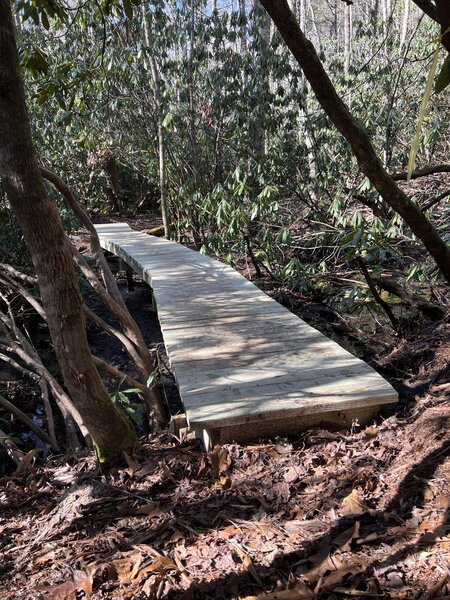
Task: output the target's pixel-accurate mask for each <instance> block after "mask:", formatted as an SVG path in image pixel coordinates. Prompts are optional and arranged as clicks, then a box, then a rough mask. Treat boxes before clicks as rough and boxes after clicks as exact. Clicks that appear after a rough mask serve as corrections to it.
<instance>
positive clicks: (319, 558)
mask: <svg viewBox="0 0 450 600" xmlns="http://www.w3.org/2000/svg"><path fill="white" fill-rule="evenodd" d="M308 560H309V561H310V562H312V564H313V565H314V566H313V568H311V569H310V570H309V571H308V572H307V573H305V574H304V577H306V578H307V579H308V580H309V581H311V582H315V581H317V580H318V579H319V578H320V577H321V576H322V575H323V574H324V573H326V572H327V571H336V570H337V569H340V568H341V567H342V566H343V564H342V562H341V561H340V560H339V559H338V558H337V557H336V556H333V557H332V556H331V546H330V544H329V542H328V540H327V539H324V540H323V541H322V542H320V544H319V547H318V548H317V552H316V554H313V555H312V556H310V557H309V559H308Z"/></svg>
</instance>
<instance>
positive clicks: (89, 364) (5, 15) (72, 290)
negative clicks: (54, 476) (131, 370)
mask: <svg viewBox="0 0 450 600" xmlns="http://www.w3.org/2000/svg"><path fill="white" fill-rule="evenodd" d="M0 177H1V178H2V182H3V185H4V187H5V190H6V192H7V194H8V197H9V200H10V203H11V207H12V209H13V211H14V213H15V215H16V218H17V221H18V223H19V225H20V227H21V229H22V232H23V235H24V238H25V241H26V243H27V245H28V248H29V250H30V252H31V255H32V258H33V263H34V266H35V269H36V274H37V276H38V280H39V288H40V291H41V298H42V303H43V306H44V308H45V312H46V314H47V320H48V326H49V330H50V335H51V338H52V342H53V346H54V350H55V354H56V357H57V359H58V362H59V365H60V367H61V372H62V375H63V377H64V382H65V384H66V386H67V389H68V391H69V393H70V395H71V397H72V399H73V401H74V404H75V405H76V407H77V409H78V410H79V412H80V414H81V416H82V418H83V421H84V423H85V425H86V427H87V429H88V430H89V432H90V434H91V436H92V438H93V440H94V444H95V445H96V447H97V450H98V454H99V457H100V458H101V459H102V458H103V457H104V456H106V455H108V454H114V453H116V452H118V451H120V450H121V449H122V448H126V447H129V446H131V445H132V444H134V442H135V440H136V436H135V433H134V430H133V429H132V427H131V426H130V424H129V423H128V421H127V420H126V418H125V417H124V416H123V415H122V414H121V413H120V412H119V410H118V409H116V408H115V406H114V405H113V404H112V402H111V400H110V398H109V396H108V393H107V391H106V389H105V388H104V386H103V383H102V380H101V379H100V376H99V374H98V372H97V369H96V367H95V365H94V362H93V359H92V355H91V352H90V348H89V345H88V342H87V339H86V325H85V318H84V313H83V302H82V297H81V294H80V291H79V288H78V284H77V277H76V273H75V268H74V265H73V262H72V257H71V254H70V251H69V248H68V245H67V244H66V242H65V233H64V229H63V226H62V223H61V220H60V218H59V214H58V210H57V207H56V206H55V204H54V203H53V202H52V201H51V200H50V199H49V197H48V195H47V192H46V189H45V186H44V183H43V180H42V176H41V174H40V171H39V166H38V164H37V160H36V157H35V154H34V149H33V145H32V140H31V130H30V124H29V120H28V114H27V110H26V106H25V95H24V90H23V85H22V81H21V76H20V70H19V60H18V54H17V47H16V43H15V38H14V26H13V19H12V14H11V5H10V2H9V0H0Z"/></svg>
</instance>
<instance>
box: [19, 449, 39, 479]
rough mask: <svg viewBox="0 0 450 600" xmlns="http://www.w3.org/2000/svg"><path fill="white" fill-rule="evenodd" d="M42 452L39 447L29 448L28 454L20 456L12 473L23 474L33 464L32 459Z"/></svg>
mask: <svg viewBox="0 0 450 600" xmlns="http://www.w3.org/2000/svg"><path fill="white" fill-rule="evenodd" d="M41 452H42V450H41V449H40V448H34V449H33V450H30V451H29V452H28V454H25V456H24V457H23V458H22V460H21V461H20V463H19V464H18V465H17V469H16V470H15V471H14V475H23V473H26V472H27V471H28V470H29V469H30V468H31V467H32V465H33V459H34V458H35V457H36V456H37V455H38V454H40V453H41Z"/></svg>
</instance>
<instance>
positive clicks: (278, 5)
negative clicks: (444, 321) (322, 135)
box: [261, 0, 450, 283]
mask: <svg viewBox="0 0 450 600" xmlns="http://www.w3.org/2000/svg"><path fill="white" fill-rule="evenodd" d="M261 4H262V5H263V6H264V7H265V9H266V10H267V12H268V13H269V15H270V16H271V18H272V19H273V21H274V23H275V25H276V26H277V28H278V30H279V31H280V33H281V35H282V37H283V38H284V40H285V42H286V44H287V46H288V47H289V49H290V51H291V52H292V54H293V55H294V57H295V59H296V60H297V62H298V64H299V65H300V67H301V68H302V69H303V72H304V73H305V76H306V78H307V79H308V81H309V83H310V85H311V87H312V89H313V91H314V93H315V95H316V97H317V99H318V101H319V103H320V105H321V106H322V108H323V109H324V111H325V112H326V114H327V115H328V117H329V118H330V120H331V121H332V122H333V124H334V125H335V127H336V128H337V129H338V130H339V131H340V133H341V134H342V135H343V136H344V138H345V139H346V140H347V142H348V143H349V144H350V146H351V148H352V150H353V154H354V155H355V157H356V159H357V161H358V164H359V167H360V169H361V171H362V172H363V173H364V174H365V175H366V177H367V178H368V179H369V180H370V181H371V183H372V185H373V186H374V187H375V189H376V190H377V191H378V193H379V194H380V196H381V197H382V198H383V200H384V202H386V204H387V205H388V206H390V207H391V208H392V209H393V210H394V211H395V212H397V213H398V214H399V215H400V216H401V217H403V219H404V220H405V222H406V223H407V225H408V226H409V227H410V228H411V230H412V231H413V233H414V234H415V235H416V236H417V237H418V238H419V239H420V240H421V241H422V242H423V244H424V246H425V247H426V248H427V250H428V252H429V253H430V254H431V256H432V257H433V259H434V260H435V262H436V264H437V266H438V267H439V269H440V270H441V272H442V274H443V275H444V277H445V278H446V279H447V281H448V282H449V283H450V249H449V248H448V246H447V245H446V244H445V242H444V241H443V240H442V239H441V237H440V236H439V234H438V233H437V231H436V229H435V228H434V227H433V225H432V224H431V222H430V221H429V220H428V218H427V217H426V216H425V215H424V214H422V212H421V210H420V208H419V207H418V206H417V205H416V204H414V202H412V201H411V200H410V199H409V198H408V196H406V194H405V193H404V192H403V191H402V190H401V189H400V188H399V187H398V186H397V185H396V183H395V182H394V181H393V179H392V178H391V177H390V176H389V174H388V173H387V171H386V170H385V169H384V167H383V165H382V164H381V161H380V159H379V158H378V156H377V154H376V152H375V149H374V147H373V146H372V143H371V141H370V138H369V136H368V134H367V132H366V131H365V130H364V129H363V128H362V127H361V126H360V125H359V124H358V123H357V122H356V120H355V119H354V118H353V116H352V115H351V113H350V111H349V110H348V108H347V106H346V105H345V103H344V102H343V100H342V99H341V98H340V97H339V96H338V94H337V92H336V89H335V88H334V86H333V84H332V83H331V81H330V78H329V77H328V75H327V73H326V72H325V69H324V68H323V65H322V63H321V61H320V59H319V57H318V56H317V53H316V51H315V49H314V46H313V45H312V43H311V42H310V41H309V40H308V39H307V38H306V37H305V35H304V33H303V32H302V31H301V29H300V28H299V26H298V24H297V22H296V20H295V18H294V16H293V15H292V13H291V11H290V10H289V6H288V4H287V1H286V0H261Z"/></svg>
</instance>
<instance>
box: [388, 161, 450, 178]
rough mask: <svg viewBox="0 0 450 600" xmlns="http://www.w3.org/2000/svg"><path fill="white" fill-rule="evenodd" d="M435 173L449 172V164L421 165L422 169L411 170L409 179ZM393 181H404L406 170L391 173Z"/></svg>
mask: <svg viewBox="0 0 450 600" xmlns="http://www.w3.org/2000/svg"><path fill="white" fill-rule="evenodd" d="M435 173H450V165H436V166H434V167H431V166H429V167H423V168H422V169H416V170H415V171H413V172H412V175H411V179H418V178H419V177H426V176H427V175H434V174H435ZM391 177H392V179H393V180H394V181H406V180H407V173H406V171H399V172H398V173H394V174H393V175H391Z"/></svg>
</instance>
